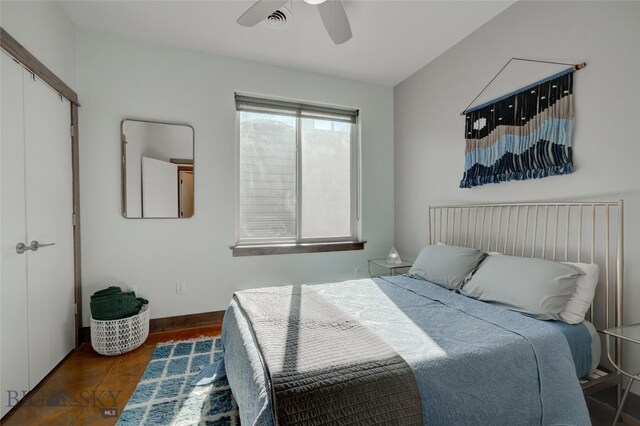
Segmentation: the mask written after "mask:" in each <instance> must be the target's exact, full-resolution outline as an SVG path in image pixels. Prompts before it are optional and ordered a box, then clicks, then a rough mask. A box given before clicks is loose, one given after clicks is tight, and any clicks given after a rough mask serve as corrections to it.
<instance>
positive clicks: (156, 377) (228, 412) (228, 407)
mask: <svg viewBox="0 0 640 426" xmlns="http://www.w3.org/2000/svg"><path fill="white" fill-rule="evenodd" d="M221 356H222V352H221V345H220V338H219V337H215V338H207V339H197V340H189V341H183V342H173V343H167V344H160V345H158V346H157V347H156V350H155V352H154V353H153V357H152V358H151V361H149V365H147V369H146V370H145V372H144V374H143V375H142V378H141V379H140V382H139V383H138V385H137V386H136V389H135V391H134V392H133V395H131V398H130V399H129V401H128V402H127V405H126V407H125V408H124V410H123V411H122V415H121V416H120V418H119V419H118V423H117V424H118V425H120V426H130V425H135V426H137V425H154V426H155V425H216V426H217V425H220V426H222V425H225V426H226V425H229V426H238V425H240V420H239V419H238V406H237V405H236V402H235V400H234V399H233V395H232V394H231V389H230V388H229V383H228V382H227V379H226V378H223V379H220V380H217V381H215V382H213V383H211V384H209V385H206V386H194V385H193V384H192V383H191V382H192V381H193V379H194V378H195V377H196V376H197V375H198V373H199V372H200V371H201V370H202V369H203V368H205V367H206V366H208V365H209V364H211V363H212V362H213V361H215V360H218V359H219V358H220V357H221Z"/></svg>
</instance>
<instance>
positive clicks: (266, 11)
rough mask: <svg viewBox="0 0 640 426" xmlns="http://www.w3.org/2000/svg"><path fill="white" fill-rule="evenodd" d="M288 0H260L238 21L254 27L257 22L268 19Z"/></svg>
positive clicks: (243, 24)
mask: <svg viewBox="0 0 640 426" xmlns="http://www.w3.org/2000/svg"><path fill="white" fill-rule="evenodd" d="M287 1H288V0H258V1H257V2H256V3H255V4H254V5H253V6H251V7H250V8H249V9H247V11H246V12H245V13H243V14H242V16H240V17H239V18H238V20H237V21H236V22H237V23H238V24H240V25H242V26H245V27H253V26H254V25H256V24H257V23H259V22H261V21H262V20H264V19H266V18H267V17H268V16H269V15H271V14H272V13H273V12H275V11H276V10H278V8H280V7H281V6H283V5H284V4H285V3H286V2H287Z"/></svg>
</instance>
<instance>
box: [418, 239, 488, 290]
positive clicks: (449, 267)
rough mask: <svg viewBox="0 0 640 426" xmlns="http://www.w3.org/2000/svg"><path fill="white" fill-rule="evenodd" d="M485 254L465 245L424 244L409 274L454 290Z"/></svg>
mask: <svg viewBox="0 0 640 426" xmlns="http://www.w3.org/2000/svg"><path fill="white" fill-rule="evenodd" d="M486 256H487V254H486V253H484V252H482V251H480V250H476V249H472V248H467V247H457V246H445V245H437V246H426V247H425V248H423V249H422V251H421V252H420V254H419V255H418V258H417V259H416V260H415V262H413V266H412V267H411V269H410V270H409V275H411V276H412V277H414V278H420V279H423V280H426V281H430V282H432V283H434V284H438V285H441V286H442V287H445V288H448V289H450V290H454V289H456V288H459V287H460V286H462V284H464V283H465V281H466V280H467V279H468V277H469V276H470V274H472V273H473V271H475V270H476V268H478V265H479V264H480V262H482V260H483V259H484V258H485V257H486Z"/></svg>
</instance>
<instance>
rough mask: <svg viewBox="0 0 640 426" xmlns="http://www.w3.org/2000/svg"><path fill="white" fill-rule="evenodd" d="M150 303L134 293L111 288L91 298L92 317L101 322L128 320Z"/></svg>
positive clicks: (114, 287) (98, 292) (97, 292)
mask: <svg viewBox="0 0 640 426" xmlns="http://www.w3.org/2000/svg"><path fill="white" fill-rule="evenodd" d="M148 303H149V301H148V300H146V299H143V298H142V297H136V294H135V292H133V291H122V289H121V288H120V287H116V286H111V287H109V288H105V289H104V290H100V291H96V292H95V293H94V294H93V296H91V303H90V307H91V316H92V317H93V319H96V320H99V321H110V320H117V319H122V318H128V317H131V316H133V315H136V314H138V312H140V308H142V305H146V304H148Z"/></svg>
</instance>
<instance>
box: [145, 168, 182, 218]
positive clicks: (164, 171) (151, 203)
mask: <svg viewBox="0 0 640 426" xmlns="http://www.w3.org/2000/svg"><path fill="white" fill-rule="evenodd" d="M142 216H143V217H156V218H157V217H178V216H179V214H178V165H177V164H173V163H169V162H168V161H162V160H156V159H154V158H148V157H142Z"/></svg>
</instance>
